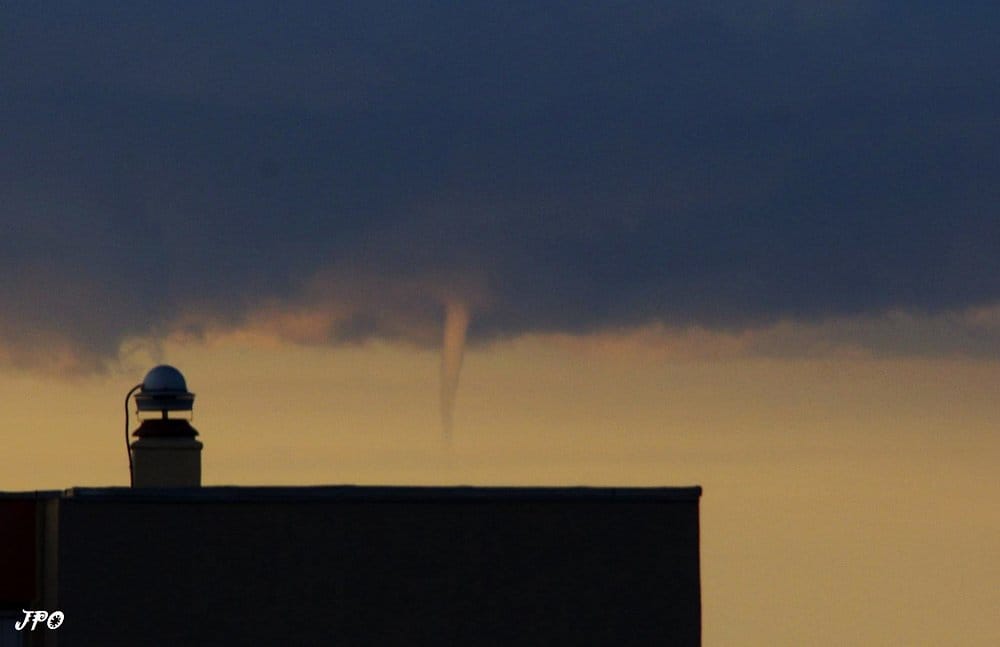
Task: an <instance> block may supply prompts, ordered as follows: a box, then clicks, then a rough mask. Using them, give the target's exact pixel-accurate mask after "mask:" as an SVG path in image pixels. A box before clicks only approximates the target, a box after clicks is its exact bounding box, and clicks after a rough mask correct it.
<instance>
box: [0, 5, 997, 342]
mask: <svg viewBox="0 0 1000 647" xmlns="http://www.w3.org/2000/svg"><path fill="white" fill-rule="evenodd" d="M330 5H334V6H330ZM665 6H670V4H669V3H667V4H666V5H665V4H664V3H659V2H626V3H580V2H566V3H563V2H532V3H524V4H518V3H514V4H512V3H500V4H499V5H495V4H494V3H479V2H455V3H444V2H432V3H418V4H417V5H414V4H411V3H354V4H352V5H350V6H343V5H340V4H339V3H338V4H334V3H315V4H305V5H302V4H294V5H289V4H284V3H283V4H281V5H280V6H273V7H267V6H263V5H261V4H259V3H239V4H222V3H212V4H210V5H208V6H205V5H203V4H195V3H176V4H174V3H151V4H148V5H147V4H140V3H127V4H124V5H117V4H116V5H112V4H110V3H60V4H58V5H50V6H41V5H36V4H34V3H21V4H17V3H14V4H8V5H6V6H5V7H4V9H3V10H2V13H0V16H2V20H0V56H2V60H0V62H2V66H0V92H2V95H0V124H2V126H0V128H2V129H0V218H2V226H3V236H2V237H0V271H2V272H3V275H4V277H5V280H4V281H3V282H2V285H0V308H2V309H0V340H2V343H3V344H4V345H6V346H8V347H11V348H22V349H23V348H29V349H30V348H34V347H38V348H40V347H42V346H45V345H46V344H51V343H52V341H51V340H52V339H63V340H68V341H67V343H69V344H70V345H71V346H72V347H74V348H76V349H77V350H78V351H81V352H82V353H83V354H84V355H86V356H88V357H90V358H91V359H92V360H93V361H96V362H99V361H100V358H102V357H108V356H112V355H113V354H114V353H115V352H116V350H117V348H118V345H119V343H120V342H121V341H122V340H123V339H125V338H128V337H132V336H145V335H149V334H152V335H154V336H155V335H158V334H162V333H164V332H166V331H167V329H168V328H169V327H170V326H172V325H176V321H177V320H178V319H179V318H178V316H177V314H178V313H179V312H183V313H186V314H187V315H188V316H187V318H186V319H185V321H187V322H188V324H189V325H193V326H195V327H197V325H198V323H197V322H198V320H199V317H201V318H203V319H205V320H212V321H214V322H216V323H218V322H222V323H223V324H226V325H229V324H231V325H238V324H239V323H240V322H241V321H242V320H243V319H244V318H245V317H246V316H248V314H249V313H251V312H253V311H254V310H255V309H256V308H259V307H260V306H261V304H265V303H266V304H269V307H274V305H275V304H279V305H281V304H284V305H285V306H287V307H289V308H300V307H310V306H315V305H316V304H320V305H323V306H324V307H327V306H329V307H332V308H334V310H336V311H337V312H338V313H340V314H339V315H338V317H335V319H336V321H334V323H332V324H331V328H330V330H329V339H330V340H331V341H338V340H356V339H363V338H366V337H370V336H384V337H395V338H408V339H410V340H411V341H417V342H420V343H423V342H425V341H426V340H428V339H430V337H429V336H427V335H426V334H425V328H426V325H425V324H426V322H427V321H428V320H431V319H434V320H439V319H440V312H441V307H442V305H443V304H444V303H446V302H448V300H454V299H458V300H461V301H465V302H467V303H470V304H471V307H472V310H473V325H472V329H471V331H470V334H471V335H472V336H473V337H474V338H476V339H480V340H481V339H489V338H494V337H497V336H510V335H517V334H520V333H524V332H529V331H530V332H534V331H569V332H579V331H589V330H599V329H602V328H604V327H610V326H614V327H620V326H629V325H633V324H643V323H650V322H663V323H666V324H667V325H679V326H683V325H688V324H698V325H702V326H708V327H710V328H722V329H726V330H738V329H742V328H746V327H751V326H758V325H762V324H766V323H768V322H773V321H776V320H778V319H793V320H809V321H817V320H823V319H825V318H831V317H844V316H848V317H849V316H855V315H869V314H878V313H880V312H885V311H889V310H892V311H909V312H915V313H932V314H933V313H937V312H946V311H949V310H957V309H962V308H967V307H972V306H978V305H988V304H991V303H995V302H996V301H997V300H998V297H1000V273H998V269H1000V267H998V254H997V251H998V249H1000V247H998V245H1000V219H998V218H997V210H996V204H997V197H998V195H997V194H998V192H1000V190H998V186H1000V185H998V179H1000V156H997V155H996V151H997V149H998V144H1000V120H998V119H997V113H998V107H1000V78H998V73H997V70H998V69H1000V46H998V45H997V44H996V38H995V37H994V34H993V30H992V26H993V25H996V24H997V20H998V18H1000V10H997V9H996V8H994V5H992V4H989V3H963V4H962V5H961V6H960V7H947V6H944V5H943V3H923V2H918V3H912V2H910V3H891V2H855V3H823V2H805V3H785V2H777V1H775V2H770V3H739V2H732V3H727V2H717V3H701V4H699V5H698V6H697V7H692V6H686V7H683V8H664V7H665ZM330 304H333V305H332V306H331V305H330ZM191 322H194V323H191Z"/></svg>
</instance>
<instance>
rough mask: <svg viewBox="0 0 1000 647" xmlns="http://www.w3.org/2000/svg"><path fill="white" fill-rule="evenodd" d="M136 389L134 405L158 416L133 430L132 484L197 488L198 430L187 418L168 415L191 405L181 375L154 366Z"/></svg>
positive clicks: (199, 444) (171, 367)
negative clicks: (137, 391) (154, 412)
mask: <svg viewBox="0 0 1000 647" xmlns="http://www.w3.org/2000/svg"><path fill="white" fill-rule="evenodd" d="M135 389H138V390H139V393H138V394H136V396H135V403H136V408H137V409H138V410H139V411H148V412H152V411H158V412H160V414H161V415H160V417H159V418H147V419H146V420H143V421H142V423H141V424H140V425H139V428H138V429H136V430H135V431H134V432H133V433H132V435H133V436H135V437H136V439H137V440H135V441H134V442H133V443H132V444H131V451H132V455H131V458H132V461H131V467H132V487H200V486H201V448H202V444H201V443H200V442H199V441H197V440H196V439H195V437H196V436H197V435H198V431H197V430H196V429H195V428H194V427H192V426H191V423H190V422H188V421H187V420H186V419H184V418H171V417H169V415H168V412H170V411H191V410H192V409H193V408H194V394H193V393H190V392H188V390H187V383H186V382H185V381H184V376H183V375H181V372H180V371H178V370H177V369H176V368H174V367H173V366H166V365H161V366H157V367H156V368H154V369H152V370H151V371H149V373H147V374H146V377H145V378H144V379H143V381H142V384H141V385H138V386H136V387H135ZM135 389H133V391H135Z"/></svg>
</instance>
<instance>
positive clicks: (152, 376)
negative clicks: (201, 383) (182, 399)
mask: <svg viewBox="0 0 1000 647" xmlns="http://www.w3.org/2000/svg"><path fill="white" fill-rule="evenodd" d="M142 390H143V391H147V392H148V391H174V392H180V393H184V392H186V391H187V382H185V381H184V376H183V375H181V372H180V371H178V370H177V369H176V368H174V367H173V366H168V365H167V364H160V365H159V366H156V367H154V368H152V369H150V371H149V372H148V373H146V377H144V378H143V379H142Z"/></svg>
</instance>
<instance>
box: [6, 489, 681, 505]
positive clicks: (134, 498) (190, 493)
mask: <svg viewBox="0 0 1000 647" xmlns="http://www.w3.org/2000/svg"><path fill="white" fill-rule="evenodd" d="M10 494H14V493H10ZM20 495H21V496H20V497H18V498H22V497H23V498H36V497H39V498H56V497H58V498H62V499H71V500H73V501H79V502H91V501H92V502H101V501H119V502H135V503H140V502H148V503H173V502H176V503H268V502H322V501H330V502H353V501H359V502H360V501H364V502H392V503H397V502H398V503H403V502H414V503H417V502H424V503H435V502H448V503H480V502H510V501H552V502H586V503H590V502H615V501H620V502H628V503H662V502H668V501H696V500H697V499H698V498H699V497H701V487H700V486H697V485H695V486H689V487H477V486H381V485H379V486H368V485H319V486H268V487H256V486H254V487H240V486H209V487H198V488H129V487H101V488H93V487H74V488H70V489H68V490H64V491H62V492H58V491H45V492H37V493H36V492H23V493H20ZM0 496H3V494H0Z"/></svg>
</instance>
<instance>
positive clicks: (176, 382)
mask: <svg viewBox="0 0 1000 647" xmlns="http://www.w3.org/2000/svg"><path fill="white" fill-rule="evenodd" d="M135 404H136V408H138V409H139V411H191V408H192V407H193V406H194V393H188V390H187V382H185V381H184V376H183V375H181V372H180V371H178V370H177V369H176V368H174V367H173V366H167V365H166V364H161V365H160V366H157V367H156V368H154V369H152V370H151V371H150V372H149V373H146V377H145V378H143V380H142V389H141V390H140V391H139V393H137V394H136V396H135Z"/></svg>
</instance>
